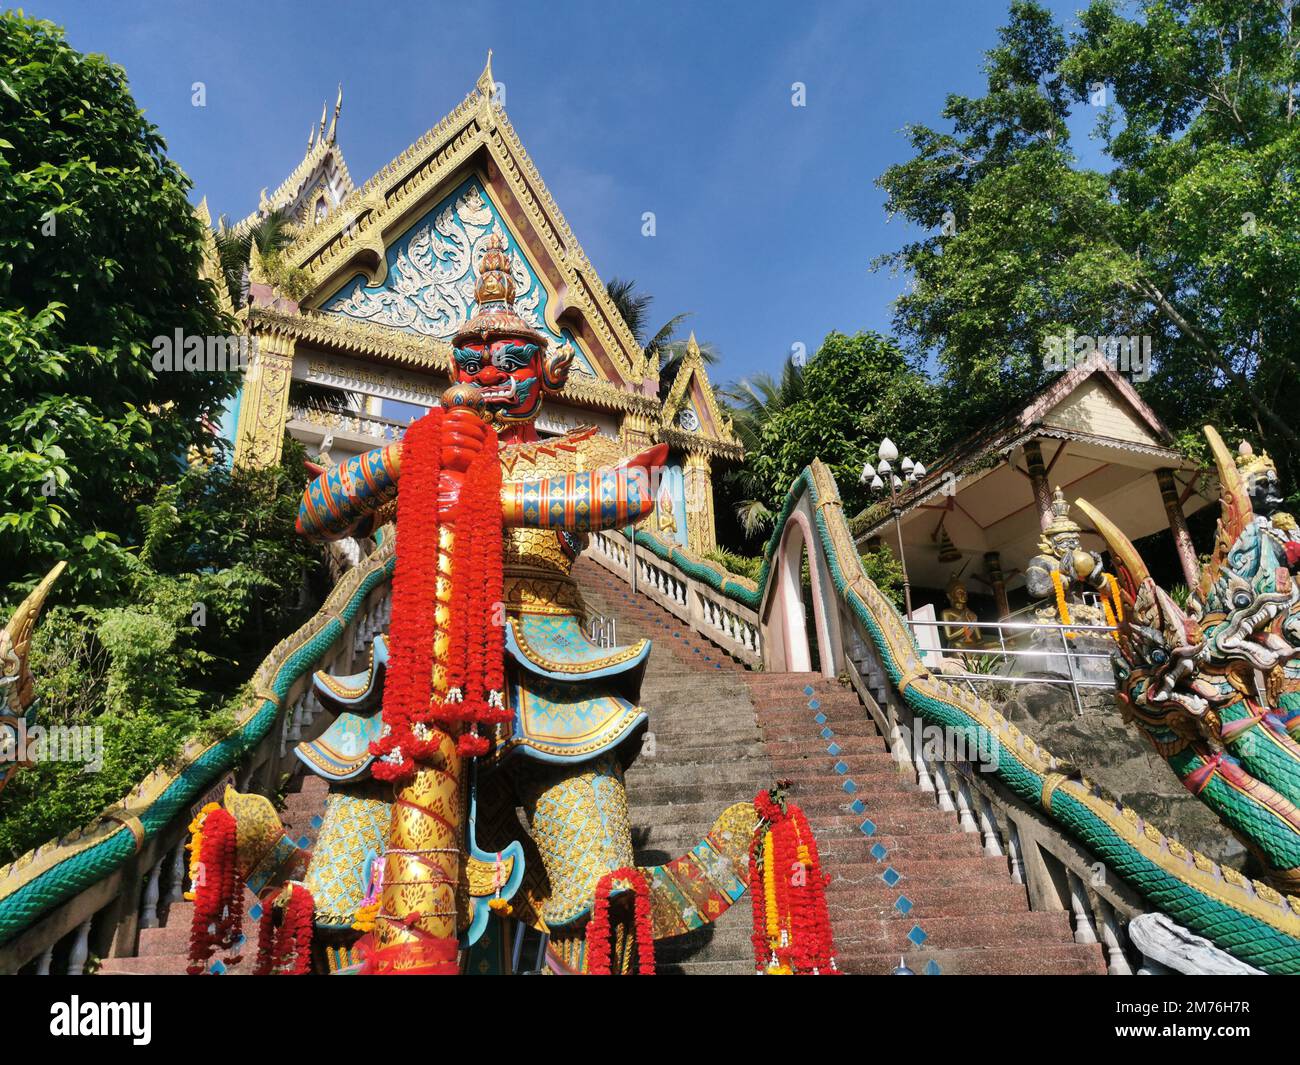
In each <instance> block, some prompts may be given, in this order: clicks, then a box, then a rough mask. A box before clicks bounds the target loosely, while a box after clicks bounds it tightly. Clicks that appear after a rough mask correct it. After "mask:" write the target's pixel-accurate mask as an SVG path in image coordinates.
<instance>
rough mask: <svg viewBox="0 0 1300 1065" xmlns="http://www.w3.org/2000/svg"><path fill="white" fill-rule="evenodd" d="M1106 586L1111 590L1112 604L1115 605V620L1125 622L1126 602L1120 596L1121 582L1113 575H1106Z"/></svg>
mask: <svg viewBox="0 0 1300 1065" xmlns="http://www.w3.org/2000/svg"><path fill="white" fill-rule="evenodd" d="M1106 586H1107V587H1108V588H1110V598H1111V602H1113V603H1114V604H1115V620H1116V621H1123V620H1124V600H1123V599H1122V598H1121V597H1120V594H1119V581H1117V580H1116V579H1115V575H1114V574H1113V573H1107V574H1106Z"/></svg>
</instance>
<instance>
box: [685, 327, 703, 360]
mask: <svg viewBox="0 0 1300 1065" xmlns="http://www.w3.org/2000/svg"><path fill="white" fill-rule="evenodd" d="M686 356H687V358H690V357H692V356H693V357H694V358H697V359H698V358H699V357H700V343H699V341H698V340H696V339H695V330H694V329H692V330H691V335H690V336H689V337H687V338H686Z"/></svg>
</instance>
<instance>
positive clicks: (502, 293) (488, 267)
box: [474, 233, 515, 307]
mask: <svg viewBox="0 0 1300 1065" xmlns="http://www.w3.org/2000/svg"><path fill="white" fill-rule="evenodd" d="M510 258H511V256H510V252H509V251H507V250H506V242H505V240H504V238H502V236H501V234H500V233H490V234H489V235H488V238H487V248H486V250H485V251H484V252H483V258H482V259H480V260H479V264H478V281H477V282H476V283H475V285H474V299H475V301H476V302H477V303H478V305H479V306H480V307H482V306H483V305H484V304H485V303H510V304H512V303H514V302H515V279H514V278H513V277H511V276H510V266H511V262H510Z"/></svg>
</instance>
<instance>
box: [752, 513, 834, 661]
mask: <svg viewBox="0 0 1300 1065" xmlns="http://www.w3.org/2000/svg"><path fill="white" fill-rule="evenodd" d="M810 510H811V508H810V507H809V506H808V505H807V497H806V496H805V497H804V499H802V500H800V504H799V506H797V507H795V509H794V510H793V511H792V512H791V514H790V517H789V518H788V519H787V520H786V523H785V528H784V529H783V530H782V532H781V539H780V541H779V543H778V546H777V551H776V558H775V559H774V565H773V573H772V577H771V579H770V580H769V582H768V586H767V592H766V597H765V598H766V602H765V603H764V605H763V609H762V611H761V613H760V617H761V618H762V626H763V651H764V656H763V657H764V667H765V668H766V669H768V670H770V671H772V672H789V673H807V672H811V670H812V668H813V666H812V648H811V646H810V645H809V642H808V618H807V612H806V610H805V608H804V602H803V581H802V573H803V559H804V554H805V552H807V555H808V570H809V574H810V575H811V577H812V606H813V625H814V631H815V633H816V636H817V649H818V651H819V660H820V661H819V666H820V672H821V673H822V675H823V676H827V677H834V676H835V675H836V671H837V669H838V667H839V664H840V663H839V657H840V654H839V644H838V642H837V639H836V637H837V636H838V629H839V624H838V622H839V618H838V616H833V615H834V611H833V610H832V609H830V607H831V606H832V605H833V602H834V598H833V596H831V597H828V595H827V593H828V592H829V591H830V589H831V584H830V573H829V570H828V569H827V567H826V562H825V559H824V558H823V556H822V553H821V551H820V550H819V548H820V543H819V542H818V540H817V537H816V534H815V533H814V531H813V525H812V516H811V513H810Z"/></svg>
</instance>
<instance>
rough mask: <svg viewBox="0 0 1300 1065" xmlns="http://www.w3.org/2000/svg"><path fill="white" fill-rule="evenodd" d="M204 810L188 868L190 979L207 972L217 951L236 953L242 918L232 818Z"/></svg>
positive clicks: (231, 959)
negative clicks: (190, 876) (193, 857)
mask: <svg viewBox="0 0 1300 1065" xmlns="http://www.w3.org/2000/svg"><path fill="white" fill-rule="evenodd" d="M205 810H207V812H206V813H205V814H203V816H202V821H201V822H200V823H199V828H198V829H197V830H196V835H198V836H199V843H198V846H197V847H196V848H195V850H196V851H197V853H198V854H199V861H198V864H197V865H196V866H191V868H192V870H193V875H194V889H195V890H194V916H193V919H192V923H191V925H190V964H189V966H188V968H187V970H186V971H187V972H188V973H189V974H190V975H191V976H197V975H201V974H203V973H206V972H207V971H208V970H209V963H210V962H211V960H212V956H213V954H215V953H216V952H217V951H218V950H228V951H234V950H236V945H237V943H238V940H239V936H240V935H241V928H242V925H243V919H244V885H243V883H242V882H241V881H240V879H239V873H238V870H237V869H236V867H235V844H236V826H235V819H234V817H232V816H231V815H230V813H229V811H227V810H225V809H224V808H223V807H220V806H217V805H216V804H215V803H214V804H212V808H207V807H205ZM191 842H193V841H191ZM239 960H240V956H239V954H238V953H232V954H229V955H227V957H226V958H225V961H226V963H227V964H229V965H234V964H236V963H237V962H238V961H239Z"/></svg>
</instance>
